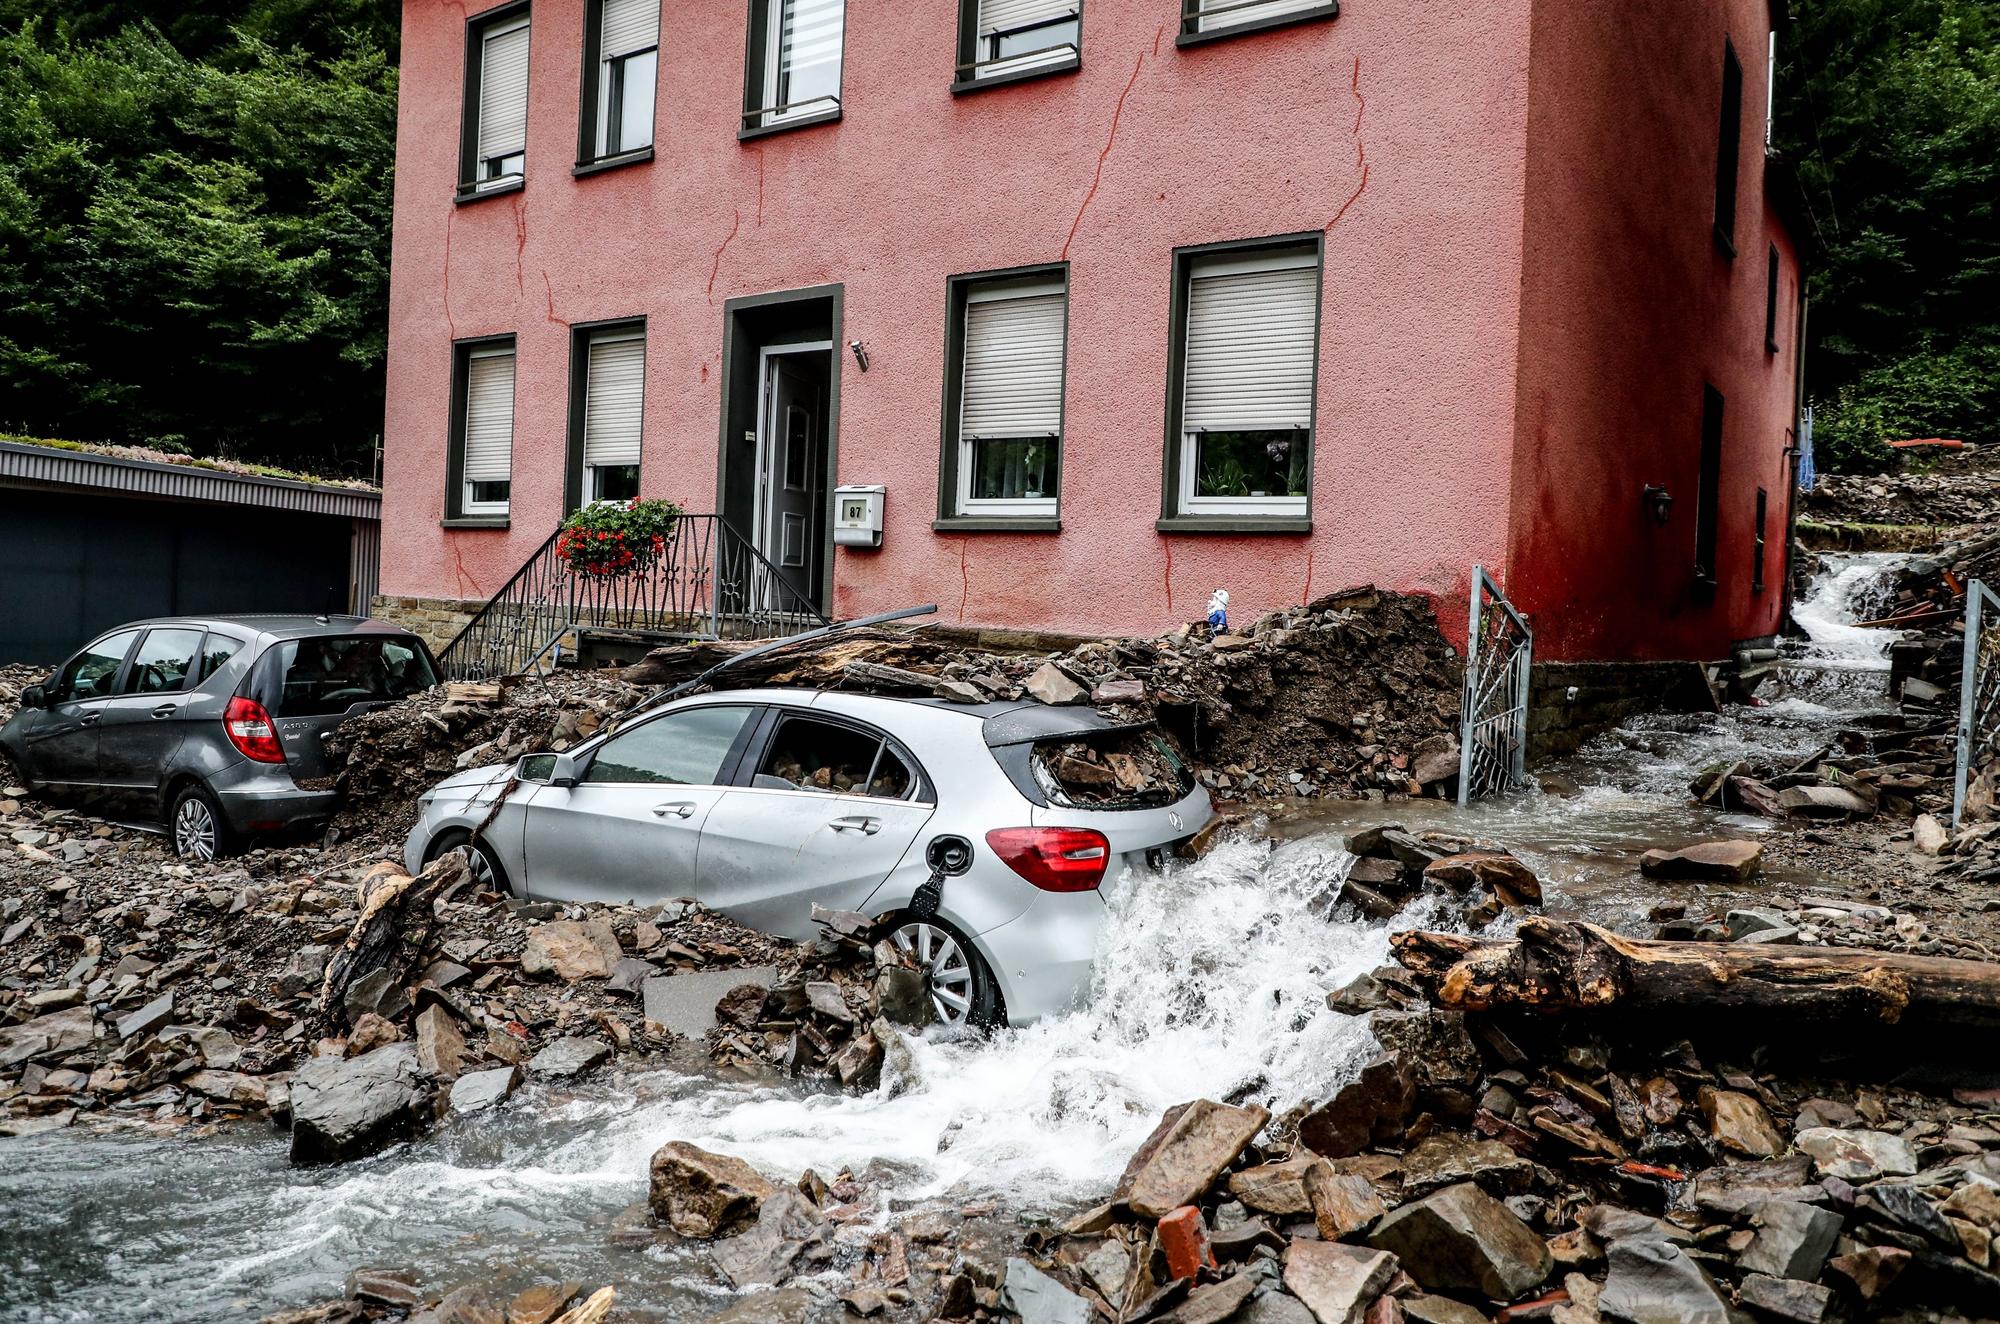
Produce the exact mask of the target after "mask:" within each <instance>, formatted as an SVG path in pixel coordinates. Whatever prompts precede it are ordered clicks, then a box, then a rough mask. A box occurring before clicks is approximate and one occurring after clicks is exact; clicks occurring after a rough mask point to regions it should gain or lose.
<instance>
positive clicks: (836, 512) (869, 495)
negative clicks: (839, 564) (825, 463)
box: [833, 483, 889, 547]
mask: <svg viewBox="0 0 2000 1324" xmlns="http://www.w3.org/2000/svg"><path fill="white" fill-rule="evenodd" d="M888 495H889V489H888V488H887V487H885V486H884V485H882V484H881V483H849V484H847V485H846V486H844V487H836V488H834V489H833V541H834V545H835V546H838V547H880V546H881V545H882V503H883V501H884V500H886V499H887V498H888Z"/></svg>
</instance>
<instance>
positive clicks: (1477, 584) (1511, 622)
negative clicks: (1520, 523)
mask: <svg viewBox="0 0 2000 1324" xmlns="http://www.w3.org/2000/svg"><path fill="white" fill-rule="evenodd" d="M1534 653H1535V633H1534V631H1533V630H1530V629H1529V628H1528V622H1527V619H1526V618H1525V617H1523V616H1522V615H1521V613H1519V612H1517V611H1515V610H1514V605H1513V604H1512V603H1510V602H1508V601H1507V599H1506V597H1505V596H1504V595H1503V594H1502V593H1501V592H1500V586H1499V585H1498V584H1496V583H1494V582H1493V579H1492V576H1490V575H1488V574H1487V573H1486V567H1484V566H1478V565H1476V566H1474V567H1472V622H1471V628H1470V629H1469V630H1468V631H1467V633H1466V640H1465V697H1464V700H1463V704H1462V706H1461V709H1460V713H1459V733H1458V741H1459V744H1458V750H1459V753H1458V802H1459V804H1460V805H1465V804H1469V803H1470V802H1471V801H1472V800H1473V799H1474V798H1475V797H1477V796H1482V795H1491V794H1493V793H1494V792H1496V791H1506V790H1512V789H1514V788H1515V787H1519V786H1522V785H1525V784H1526V782H1527V779H1528V679H1529V670H1530V667H1531V666H1532V665H1533V662H1534Z"/></svg>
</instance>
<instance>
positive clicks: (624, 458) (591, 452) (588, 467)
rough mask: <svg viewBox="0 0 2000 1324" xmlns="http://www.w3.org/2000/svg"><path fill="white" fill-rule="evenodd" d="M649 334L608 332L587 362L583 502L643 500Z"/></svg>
mask: <svg viewBox="0 0 2000 1324" xmlns="http://www.w3.org/2000/svg"><path fill="white" fill-rule="evenodd" d="M645 396H646V333H645V330H644V329H643V328H624V329H621V330H617V331H604V332H599V333H597V334H595V335H593V336H592V337H591V338H590V347H589V350H588V352H587V353H586V354H585V357H584V387H583V499H584V501H585V502H591V501H630V500H633V499H634V498H636V497H637V496H638V495H639V442H640V436H641V433H642V424H643V423H644V420H645Z"/></svg>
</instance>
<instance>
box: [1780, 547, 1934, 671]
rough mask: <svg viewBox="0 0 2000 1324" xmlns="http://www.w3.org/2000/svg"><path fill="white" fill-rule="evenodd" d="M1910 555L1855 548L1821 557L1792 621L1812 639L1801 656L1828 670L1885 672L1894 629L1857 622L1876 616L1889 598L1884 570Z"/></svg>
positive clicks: (1886, 574)
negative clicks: (1866, 625) (1869, 626)
mask: <svg viewBox="0 0 2000 1324" xmlns="http://www.w3.org/2000/svg"><path fill="white" fill-rule="evenodd" d="M1908 559H1909V558H1908V557H1906V556H1904V555H1902V554H1901V553H1896V552H1858V553H1853V554H1833V555H1827V556H1824V557H1821V558H1820V568H1819V570H1818V572H1817V573H1816V574H1815V575H1814V576H1813V578H1812V582H1811V583H1810V584H1809V585H1808V586H1807V589H1806V593H1805V596H1804V597H1802V598H1801V599H1799V601H1798V602H1796V603H1794V604H1793V606H1792V620H1793V621H1795V622H1797V624H1798V627H1799V628H1800V629H1801V630H1804V631H1805V632H1806V637H1807V639H1809V640H1810V641H1811V642H1810V644H1809V645H1808V646H1807V648H1806V649H1805V650H1804V660H1805V661H1806V662H1808V663H1809V664H1811V665H1813V666H1817V667H1821V668H1824V669H1826V670H1829V671H1887V670H1888V669H1889V645H1890V644H1892V643H1894V642H1895V641H1896V640H1897V639H1899V638H1901V637H1902V636H1901V633H1900V632H1898V631H1895V630H1884V629H1880V628H1875V629H1870V628H1867V627H1864V626H1860V625H1856V624H1855V622H1856V621H1858V620H1866V619H1869V618H1870V617H1873V616H1875V615H1878V614H1879V609H1880V608H1882V607H1884V606H1886V604H1887V602H1888V598H1889V584H1888V578H1887V576H1888V571H1889V570H1890V569H1891V568H1892V567H1893V566H1895V565H1897V564H1899V563H1900V562H1902V561H1905V560H1908Z"/></svg>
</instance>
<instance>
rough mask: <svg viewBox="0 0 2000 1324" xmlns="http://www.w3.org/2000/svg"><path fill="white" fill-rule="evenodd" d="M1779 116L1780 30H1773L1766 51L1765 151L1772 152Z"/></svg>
mask: <svg viewBox="0 0 2000 1324" xmlns="http://www.w3.org/2000/svg"><path fill="white" fill-rule="evenodd" d="M1777 114H1778V30H1777V29H1776V28H1772V29H1771V36H1770V39H1769V41H1768V42H1767V44H1766V46H1765V50H1764V150H1765V151H1766V152H1769V151H1770V150H1771V133H1772V130H1773V128H1774V127H1775V121H1776V118H1777Z"/></svg>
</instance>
